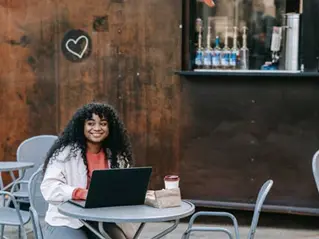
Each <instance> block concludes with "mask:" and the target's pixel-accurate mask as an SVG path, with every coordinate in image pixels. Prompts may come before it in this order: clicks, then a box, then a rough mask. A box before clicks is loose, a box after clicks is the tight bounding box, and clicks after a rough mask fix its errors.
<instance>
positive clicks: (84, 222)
mask: <svg viewBox="0 0 319 239" xmlns="http://www.w3.org/2000/svg"><path fill="white" fill-rule="evenodd" d="M80 221H81V222H82V223H83V224H84V226H86V227H87V228H88V229H90V230H91V231H92V232H93V233H94V234H95V235H96V236H97V237H98V238H100V239H107V237H104V236H102V235H101V234H100V233H99V232H98V231H97V230H95V228H94V227H92V226H91V225H90V224H89V223H87V222H86V221H83V220H80Z"/></svg>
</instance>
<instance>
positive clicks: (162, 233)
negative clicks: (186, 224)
mask: <svg viewBox="0 0 319 239" xmlns="http://www.w3.org/2000/svg"><path fill="white" fill-rule="evenodd" d="M178 223H179V220H175V222H174V224H173V225H172V226H170V227H169V228H167V229H166V230H165V231H163V232H161V233H159V234H157V235H156V236H155V237H152V239H159V238H162V237H164V236H166V235H167V234H168V233H170V232H172V231H174V230H175V228H176V227H177V226H178Z"/></svg>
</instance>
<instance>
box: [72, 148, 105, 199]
mask: <svg viewBox="0 0 319 239" xmlns="http://www.w3.org/2000/svg"><path fill="white" fill-rule="evenodd" d="M86 159H87V162H88V171H89V172H88V178H87V187H86V189H85V188H76V189H75V190H74V191H73V194H72V199H74V200H85V199H86V196H87V192H88V188H89V186H90V182H91V178H92V173H93V171H94V170H96V169H107V168H109V165H108V161H107V159H106V156H105V154H104V152H103V150H101V151H100V152H99V153H97V154H95V153H91V152H87V153H86Z"/></svg>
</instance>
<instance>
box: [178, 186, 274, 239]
mask: <svg viewBox="0 0 319 239" xmlns="http://www.w3.org/2000/svg"><path fill="white" fill-rule="evenodd" d="M272 185H273V181H272V180H268V181H266V182H265V183H264V184H263V185H262V187H261V188H260V190H259V193H258V197H257V201H256V205H255V210H254V215H253V218H252V223H251V226H250V230H249V233H248V237H247V238H248V239H253V238H254V236H255V233H256V228H257V224H258V220H259V215H260V211H261V208H262V205H263V203H264V201H265V199H266V197H267V195H268V193H269V191H270V189H271V187H272ZM199 216H220V217H228V218H230V219H231V220H232V221H233V224H234V229H235V237H233V235H232V233H231V232H230V231H229V230H228V229H226V228H222V227H194V226H193V224H194V221H195V219H196V218H197V217H199ZM195 231H197V232H198V231H202V232H223V233H225V234H227V235H228V237H229V238H230V239H233V238H235V239H240V237H239V230H238V222H237V219H236V217H235V216H234V215H232V214H231V213H228V212H197V213H195V214H193V216H192V217H191V219H190V221H189V223H188V228H187V230H186V231H185V232H184V234H183V236H182V239H188V238H189V237H190V234H191V232H195Z"/></svg>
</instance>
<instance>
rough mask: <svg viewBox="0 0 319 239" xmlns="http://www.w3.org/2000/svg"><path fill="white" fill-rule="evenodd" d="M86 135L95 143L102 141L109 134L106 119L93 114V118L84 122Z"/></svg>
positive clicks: (89, 140)
mask: <svg viewBox="0 0 319 239" xmlns="http://www.w3.org/2000/svg"><path fill="white" fill-rule="evenodd" d="M84 135H85V137H86V139H87V141H88V142H90V143H93V144H99V143H101V142H102V141H103V140H104V139H106V137H107V136H108V135H109V127H108V122H107V121H106V119H104V118H103V119H101V118H100V117H99V116H98V115H96V114H92V118H91V119H89V120H86V121H85V123H84Z"/></svg>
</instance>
